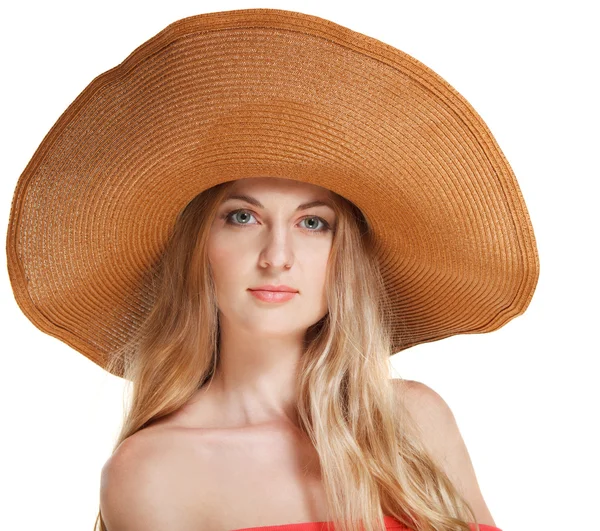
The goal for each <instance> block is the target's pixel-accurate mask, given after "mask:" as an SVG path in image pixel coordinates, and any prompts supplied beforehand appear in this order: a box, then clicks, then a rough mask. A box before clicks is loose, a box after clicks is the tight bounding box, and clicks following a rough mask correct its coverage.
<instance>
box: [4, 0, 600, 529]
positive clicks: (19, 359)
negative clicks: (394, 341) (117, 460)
mask: <svg viewBox="0 0 600 531" xmlns="http://www.w3.org/2000/svg"><path fill="white" fill-rule="evenodd" d="M592 5H593V2H574V1H571V2H569V3H567V2H561V3H558V2H541V1H540V2H532V1H529V2H528V1H523V0H521V1H519V2H507V1H502V2H500V1H496V2H465V1H457V0H454V1H452V2H442V1H440V2H432V1H425V0H419V1H417V0H413V1H411V2H399V1H396V2H389V1H388V2H380V1H375V0H370V1H369V2H366V3H365V2H360V3H358V2H357V3H355V4H351V3H350V4H349V3H346V2H345V3H337V2H332V1H323V0H319V1H316V2H315V1H304V2H292V1H282V0H280V1H278V2H240V1H238V2H234V1H219V2H214V1H212V2H208V1H204V2H199V1H197V2H189V1H188V2H184V1H179V2H178V1H174V0H172V1H171V2H169V3H168V4H167V3H166V2H161V3H157V4H156V5H154V4H153V3H152V2H141V1H126V0H121V1H119V2H112V1H104V2H102V3H91V2H67V1H63V0H53V1H52V2H45V1H44V2H42V1H37V2H26V1H20V2H18V3H15V2H11V3H8V2H5V3H3V6H4V7H3V8H2V14H1V16H2V31H1V32H0V38H1V40H2V48H1V50H2V52H1V53H2V63H1V64H2V83H1V85H0V91H1V98H0V101H1V105H2V119H1V126H0V127H1V134H2V137H1V141H2V142H1V149H2V157H1V159H0V165H1V166H0V167H1V173H2V178H1V179H0V187H1V188H0V199H1V201H0V209H1V211H0V222H1V224H2V231H3V237H4V238H5V237H6V227H7V223H8V216H9V209H10V202H11V199H12V193H13V190H14V187H15V185H16V183H17V180H18V178H19V176H20V174H21V172H22V171H23V170H24V168H25V166H26V164H27V162H28V161H29V159H30V158H31V156H32V155H33V153H34V151H35V149H36V148H37V146H38V145H39V143H40V142H41V141H42V139H43V137H44V135H45V134H46V132H47V131H48V130H49V129H50V128H51V126H52V125H53V124H54V122H55V121H56V120H57V119H58V117H59V116H60V115H61V114H62V112H63V111H64V110H65V109H66V108H67V106H68V105H69V104H70V103H71V102H72V101H73V100H74V99H75V97H76V96H77V95H78V94H79V93H80V92H81V91H82V90H83V89H84V88H85V87H86V86H87V85H88V83H89V82H90V81H91V80H92V79H93V78H95V77H96V76H97V75H99V74H101V73H102V72H104V71H106V70H108V69H110V68H112V67H113V66H115V65H117V64H118V63H120V62H121V61H122V60H123V59H125V57H127V55H129V53H130V52H131V51H133V49H134V48H136V47H137V46H138V45H140V44H141V43H142V42H144V41H146V40H147V39H149V38H150V37H152V36H154V35H155V34H156V33H158V32H159V31H160V30H161V29H163V28H164V27H165V26H166V25H167V24H169V23H171V22H173V21H175V20H177V19H179V18H183V17H185V16H190V15H194V14H198V13H205V12H212V11H224V10H228V9H240V8H248V7H275V8H282V9H290V10H295V11H301V12H305V13H309V14H313V15H317V16H321V17H323V18H327V19H330V20H333V21H334V22H337V23H338V24H341V25H344V26H346V27H349V28H351V29H353V30H356V31H359V32H361V33H364V34H367V35H369V36H372V37H375V38H377V39H379V40H382V41H384V42H386V43H388V44H391V45H393V46H395V47H397V48H400V49H401V50H403V51H405V52H407V53H409V54H410V55H412V56H414V57H416V58H417V59H419V60H420V61H422V62H423V63H425V64H426V65H427V66H429V67H430V68H432V69H433V70H435V71H436V72H437V73H438V74H440V75H441V76H442V77H444V78H445V79H446V80H447V81H448V82H449V83H450V84H451V85H453V86H454V87H455V88H456V89H457V90H458V91H459V92H460V93H461V94H462V95H463V96H465V97H466V98H467V99H468V100H469V101H470V102H471V103H472V105H473V106H474V107H475V109H476V110H477V111H478V113H479V114H480V115H481V116H482V117H483V119H484V120H485V121H486V123H487V124H488V126H489V127H490V129H491V131H492V132H493V134H494V135H495V137H496V139H497V140H498V143H499V144H500V146H501V148H502V150H503V151H504V153H505V155H506V156H507V158H508V160H509V162H510V163H511V166H512V168H513V170H514V172H515V174H516V176H517V179H518V181H519V184H520V187H521V190H522V192H523V195H524V197H525V200H526V203H527V206H528V209H529V213H530V215H531V219H532V222H533V226H534V230H535V234H536V237H537V244H538V249H539V253H540V262H541V274H540V278H539V282H538V286H537V290H536V292H535V295H534V297H533V300H532V302H531V304H530V306H529V308H528V310H527V311H526V312H525V314H523V315H521V316H519V317H517V318H515V319H513V320H512V321H510V322H509V323H508V324H507V325H505V326H504V327H503V328H501V329H500V330H498V331H495V332H493V333H490V334H471V335H461V336H455V337H452V338H449V339H445V340H442V341H438V342H435V343H428V344H424V345H419V346H416V347H413V348H412V349H408V350H407V351H405V352H403V353H400V354H398V355H396V356H394V358H393V363H394V367H395V369H396V370H397V371H398V374H399V375H400V376H402V377H405V378H409V379H415V380H419V381H422V382H424V383H426V384H427V385H429V386H430V387H432V388H433V389H435V390H436V391H437V392H438V393H440V394H441V395H442V397H444V398H445V400H446V401H447V402H448V404H449V405H450V406H451V408H452V410H453V411H454V413H455V416H456V418H457V421H458V423H459V426H460V428H461V431H462V433H463V437H464V439H465V442H466V444H467V447H468V448H469V450H470V453H471V457H472V460H473V463H474V466H475V470H476V472H477V476H478V479H479V483H480V486H481V489H482V492H483V494H484V497H485V499H486V501H487V503H488V506H489V507H490V510H491V512H492V515H493V517H494V519H495V521H496V525H497V526H498V527H500V528H501V529H502V530H503V531H520V530H525V529H535V530H538V529H539V530H541V529H544V530H545V531H553V530H557V531H558V530H562V529H580V528H581V529H600V517H599V516H598V512H597V508H598V503H599V498H600V488H599V487H598V474H599V473H600V467H599V462H598V449H599V448H600V439H599V436H598V433H599V431H600V430H598V427H599V426H598V419H599V418H600V415H599V414H598V410H599V407H598V406H599V402H600V401H599V391H598V389H599V387H600V386H599V384H598V377H599V374H598V370H597V369H598V363H597V359H598V355H599V354H600V348H599V347H598V341H597V338H596V336H595V334H594V331H595V330H598V326H597V324H598V318H599V317H600V315H599V311H598V297H599V296H600V293H599V289H598V284H599V282H598V244H599V243H600V242H599V239H598V229H599V228H600V227H599V224H598V215H597V212H598V210H597V205H598V185H597V183H598V178H599V176H600V175H599V173H600V170H599V163H598V154H599V145H600V142H599V141H600V138H599V133H598V120H599V118H600V116H599V112H598V103H597V102H598V94H600V87H599V86H598V64H599V53H598V52H599V48H600V46H599V42H598V37H597V35H598V22H599V19H598V17H597V16H593V14H592V11H591V9H590V6H592ZM1 260H2V268H1V274H2V276H1V284H0V289H1V295H2V297H1V303H2V306H1V310H0V311H1V312H2V323H3V325H2V352H3V355H2V372H1V382H0V389H1V393H2V395H1V397H0V398H1V407H2V435H1V437H0V441H1V444H2V448H1V450H2V451H1V456H2V470H1V472H0V478H1V479H0V481H1V485H0V488H1V489H2V492H3V494H2V495H1V496H0V504H1V507H0V509H1V515H0V522H1V523H0V527H2V529H7V530H9V529H10V530H21V529H23V530H33V529H51V530H54V529H56V530H58V529H60V530H62V531H68V530H73V531H75V530H77V531H81V530H89V531H91V530H92V526H93V521H94V518H95V516H96V512H97V510H98V488H99V473H100V469H101V467H102V465H103V464H104V462H105V461H106V459H107V458H108V457H109V453H110V451H111V449H112V444H113V440H114V438H115V437H116V433H117V429H118V425H119V422H120V421H121V411H122V391H123V385H122V382H121V380H119V379H118V378H115V377H113V376H111V375H109V374H108V373H106V372H104V371H103V370H102V369H100V368H99V367H97V366H96V365H95V364H93V363H92V362H91V361H89V360H87V359H86V358H85V357H84V356H82V355H81V354H79V353H77V352H76V351H75V350H73V349H71V348H70V347H68V346H67V345H66V344H64V343H62V342H61V341H59V340H57V339H55V338H53V337H51V336H48V335H46V334H44V333H42V332H41V331H39V330H38V329H37V328H36V327H35V326H34V325H33V324H32V323H31V322H30V321H29V320H28V319H27V318H26V317H25V316H24V315H23V314H22V313H21V311H20V310H19V308H18V306H17V304H16V302H15V300H14V297H13V294H12V291H11V287H10V283H9V281H8V273H7V270H6V255H5V253H2V255H1Z"/></svg>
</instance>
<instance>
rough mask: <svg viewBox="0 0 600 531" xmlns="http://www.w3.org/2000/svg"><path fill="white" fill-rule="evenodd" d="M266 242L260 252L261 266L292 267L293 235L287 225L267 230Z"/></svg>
mask: <svg viewBox="0 0 600 531" xmlns="http://www.w3.org/2000/svg"><path fill="white" fill-rule="evenodd" d="M265 239H266V241H265V244H264V248H263V249H262V250H261V253H260V260H259V263H260V266H261V267H267V266H271V267H274V268H288V269H289V268H290V267H292V263H293V260H294V258H293V252H292V246H291V235H290V234H289V232H288V231H287V229H286V228H285V227H282V228H275V229H273V230H270V231H265Z"/></svg>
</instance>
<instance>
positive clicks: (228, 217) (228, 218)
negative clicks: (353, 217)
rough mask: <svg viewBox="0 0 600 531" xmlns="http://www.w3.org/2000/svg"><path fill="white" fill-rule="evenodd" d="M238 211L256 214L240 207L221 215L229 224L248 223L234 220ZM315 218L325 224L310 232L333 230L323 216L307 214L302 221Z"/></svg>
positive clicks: (241, 225) (240, 225) (309, 230)
mask: <svg viewBox="0 0 600 531" xmlns="http://www.w3.org/2000/svg"><path fill="white" fill-rule="evenodd" d="M238 212H248V213H249V214H251V215H252V216H253V215H254V214H253V213H252V211H250V210H248V209H245V208H238V209H236V210H231V211H229V212H227V213H226V214H223V216H221V218H222V219H225V222H226V223H228V224H229V225H234V226H236V227H243V226H244V225H247V223H235V222H234V221H232V217H233V215H234V214H237V213H238ZM313 218H314V219H318V220H319V221H321V223H322V224H323V227H322V228H320V229H315V230H311V229H307V230H308V232H316V233H322V232H328V231H330V230H331V226H330V225H329V223H327V221H325V220H324V219H323V218H321V217H319V216H305V217H303V218H302V219H301V220H300V221H304V220H305V219H313Z"/></svg>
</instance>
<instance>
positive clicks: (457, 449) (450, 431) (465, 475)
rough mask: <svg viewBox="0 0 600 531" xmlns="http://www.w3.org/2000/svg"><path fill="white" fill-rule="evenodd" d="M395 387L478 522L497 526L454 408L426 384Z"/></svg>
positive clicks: (425, 442) (399, 382)
mask: <svg viewBox="0 0 600 531" xmlns="http://www.w3.org/2000/svg"><path fill="white" fill-rule="evenodd" d="M395 380H396V379H395ZM393 384H394V389H395V390H396V391H397V393H398V395H397V396H398V399H400V400H402V401H403V402H404V404H405V406H406V409H407V410H408V412H409V413H410V415H411V417H413V419H414V420H415V422H416V424H417V427H418V428H419V430H420V435H421V437H422V438H421V440H422V442H423V445H424V446H425V448H426V449H427V450H428V452H429V454H430V455H431V457H432V458H433V460H434V461H435V462H436V463H437V464H438V465H439V466H440V467H441V468H442V469H443V470H444V472H446V474H447V475H448V477H449V478H450V481H451V482H452V483H453V484H454V485H455V486H456V487H457V488H458V490H459V491H460V492H461V494H462V495H463V497H464V498H465V499H466V500H467V501H468V502H469V503H470V504H471V507H472V508H473V511H474V512H475V517H476V518H477V522H478V523H480V524H487V525H492V526H495V525H496V524H495V523H494V520H493V518H492V515H491V513H490V510H489V509H488V507H487V505H486V502H485V500H484V498H483V494H482V492H481V489H480V487H479V484H478V482H477V476H476V474H475V470H474V468H473V463H472V461H471V458H470V456H469V452H468V450H467V447H466V445H465V442H464V440H463V437H462V435H461V432H460V429H459V427H458V424H457V422H456V418H455V417H454V414H453V412H452V410H451V409H450V406H449V405H448V404H447V403H446V401H445V400H444V399H443V398H442V397H441V396H440V395H439V394H438V393H437V392H436V391H434V390H433V389H432V388H431V387H429V386H428V385H426V384H424V383H422V382H418V381H416V380H404V379H403V380H397V381H394V382H393Z"/></svg>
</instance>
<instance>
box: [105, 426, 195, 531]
mask: <svg viewBox="0 0 600 531" xmlns="http://www.w3.org/2000/svg"><path fill="white" fill-rule="evenodd" d="M170 452H171V450H170V447H169V444H168V443H167V441H166V440H165V437H164V435H163V434H162V433H160V431H159V432H157V431H155V430H147V431H146V430H141V431H139V432H137V433H135V434H133V435H132V436H130V437H128V438H127V439H125V440H124V441H123V442H122V443H121V444H120V445H119V446H118V447H117V449H116V450H115V451H114V452H113V454H112V455H111V456H110V458H109V459H108V460H107V461H106V463H105V464H104V466H103V467H102V472H101V480H100V512H101V514H102V519H103V520H104V522H105V524H106V527H107V528H108V531H142V530H143V531H159V530H164V529H170V530H173V531H179V530H182V529H189V527H188V526H189V522H186V512H185V511H182V510H181V507H180V506H179V505H178V503H176V502H175V500H173V494H172V489H171V486H172V485H173V484H174V479H175V480H176V478H174V477H173V469H172V467H171V466H170V465H169V463H170V459H169V454H170ZM186 524H187V526H186Z"/></svg>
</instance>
